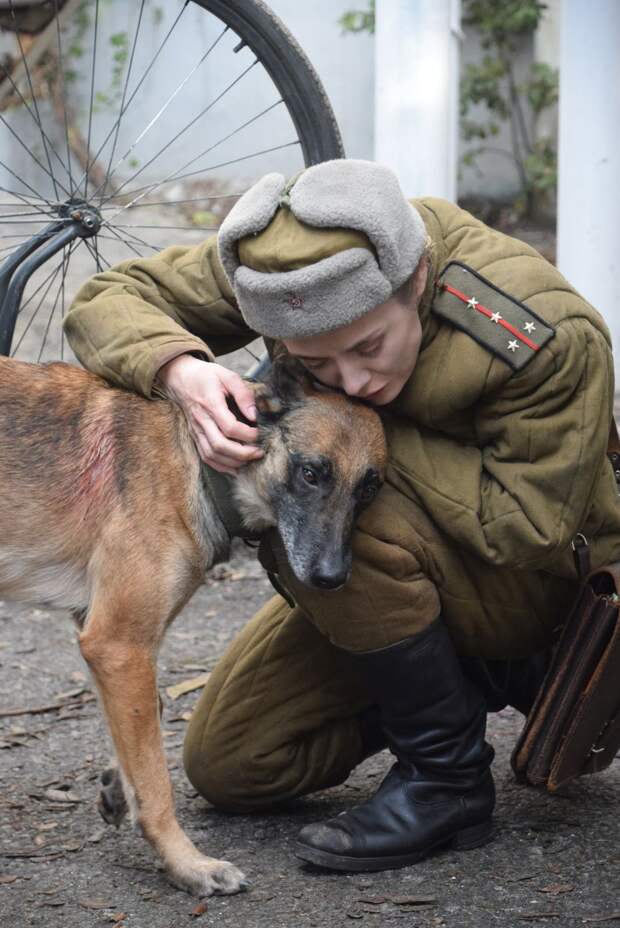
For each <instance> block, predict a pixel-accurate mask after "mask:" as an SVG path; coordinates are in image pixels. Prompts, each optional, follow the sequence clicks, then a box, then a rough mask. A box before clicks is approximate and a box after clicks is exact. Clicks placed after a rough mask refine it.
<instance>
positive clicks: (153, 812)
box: [80, 616, 245, 896]
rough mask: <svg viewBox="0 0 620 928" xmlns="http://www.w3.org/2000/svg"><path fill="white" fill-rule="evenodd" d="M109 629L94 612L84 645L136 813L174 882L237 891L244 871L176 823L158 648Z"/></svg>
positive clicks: (205, 891)
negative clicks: (205, 850)
mask: <svg viewBox="0 0 620 928" xmlns="http://www.w3.org/2000/svg"><path fill="white" fill-rule="evenodd" d="M117 628H118V626H116V628H115V630H116V629H117ZM105 629H106V623H99V622H98V621H97V619H96V617H94V616H91V618H90V620H89V622H88V624H87V627H86V630H85V631H84V632H83V633H82V635H81V637H80V648H81V651H82V654H83V656H84V658H85V660H86V661H87V663H88V665H89V667H90V669H91V672H92V674H93V677H94V679H95V682H96V684H97V687H98V690H99V693H100V696H101V701H102V704H103V708H104V711H105V714H106V718H107V722H108V726H109V729H110V733H111V735H112V739H113V741H114V747H115V749H116V755H117V757H118V762H119V766H120V770H121V772H122V777H123V784H124V786H125V790H126V794H127V795H126V798H127V803H128V805H129V808H130V811H131V814H132V818H133V820H134V821H135V822H136V823H137V824H138V825H139V827H140V829H141V830H142V832H143V834H144V835H145V836H146V838H147V839H148V840H149V842H150V843H151V845H152V846H153V847H154V848H155V850H156V851H157V853H158V854H159V856H160V857H161V859H162V860H163V862H164V864H165V867H166V870H167V871H168V874H169V876H170V879H171V880H172V882H173V883H175V885H177V886H179V887H181V888H182V889H185V890H188V891H189V892H192V893H195V894H196V895H201V896H209V895H211V894H212V893H236V892H238V891H239V890H240V889H243V888H244V886H245V880H244V876H243V874H242V873H241V871H240V870H238V869H237V867H235V866H233V865H232V864H229V863H227V862H226V861H221V860H214V859H213V858H210V857H205V856H203V855H202V854H201V853H200V851H199V850H198V849H197V848H196V847H195V846H194V844H192V842H191V841H190V839H189V838H188V837H187V835H186V834H185V833H184V831H183V830H182V829H181V827H180V825H179V823H178V822H177V819H176V815H175V811H174V802H173V798H172V786H171V783H170V777H169V775H168V769H167V765H166V758H165V754H164V749H163V743H162V737H161V727H160V723H159V706H158V693H157V686H156V678H155V665H154V658H153V656H152V654H151V653H150V652H149V650H147V649H146V648H144V647H142V646H139V645H136V644H135V643H133V642H130V641H123V640H122V638H119V636H118V634H116V635H111V634H110V631H109V630H108V631H107V632H106V631H105Z"/></svg>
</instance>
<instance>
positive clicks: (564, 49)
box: [558, 0, 620, 381]
mask: <svg viewBox="0 0 620 928" xmlns="http://www.w3.org/2000/svg"><path fill="white" fill-rule="evenodd" d="M619 50H620V3H619V2H618V0H591V2H590V3H584V2H583V0H563V4H562V19H561V24H560V114H559V185H558V267H559V268H560V270H561V271H562V273H563V274H564V275H565V277H567V279H568V280H569V281H570V282H571V283H572V284H573V286H574V287H576V288H577V290H579V291H580V292H581V293H582V295H583V296H585V297H586V299H587V300H589V301H590V302H591V303H592V304H593V305H594V306H595V307H596V308H597V309H598V310H599V312H601V313H602V314H603V316H604V317H605V319H606V321H607V323H608V324H609V326H610V327H611V330H612V335H613V340H614V352H615V356H616V381H619V380H620V377H619V376H618V375H619V374H620V301H619V299H618V287H619V283H620V53H619Z"/></svg>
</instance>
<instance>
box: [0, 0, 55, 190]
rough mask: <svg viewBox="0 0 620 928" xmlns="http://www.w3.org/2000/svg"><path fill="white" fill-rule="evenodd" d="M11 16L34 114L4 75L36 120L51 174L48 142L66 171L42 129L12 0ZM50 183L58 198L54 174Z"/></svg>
mask: <svg viewBox="0 0 620 928" xmlns="http://www.w3.org/2000/svg"><path fill="white" fill-rule="evenodd" d="M11 17H12V19H13V22H14V24H15V38H16V39H17V44H18V45H19V52H20V54H21V56H22V64H23V66H24V69H25V71H26V79H27V81H28V87H29V89H30V96H31V99H32V105H33V106H34V111H35V113H36V116H35V115H34V114H33V113H32V110H31V109H30V106H29V105H28V103H27V101H26V100H25V98H24V96H23V94H22V92H21V90H20V89H19V87H18V86H17V84H16V83H15V82H14V80H13V77H12V75H11V74H9V73H8V71H7V70H6V68H5V69H4V72H5V74H6V76H7V77H8V79H9V80H10V82H11V86H12V87H13V90H14V91H15V92H16V93H17V94H18V96H19V98H20V100H21V101H22V102H23V104H24V106H25V107H26V109H27V110H28V112H29V113H30V115H31V116H32V118H33V119H34V121H35V122H36V124H37V126H38V127H39V132H40V133H41V141H42V142H43V148H44V150H45V156H46V158H47V163H48V165H49V169H50V172H51V174H52V175H53V174H54V171H53V168H52V162H51V159H50V155H49V149H48V147H47V146H48V143H49V147H50V148H51V150H52V152H53V153H54V155H55V156H56V158H57V159H58V161H59V162H60V164H61V166H62V168H63V169H64V171H65V172H66V171H67V166H66V164H65V163H64V161H63V160H62V158H61V157H60V155H59V154H58V152H57V151H56V146H55V145H54V143H53V142H52V140H51V139H50V137H49V135H48V134H47V133H46V132H45V130H44V129H43V124H42V121H41V113H40V112H39V104H38V103H37V95H36V93H35V90H34V87H33V84H32V76H31V74H30V67H29V66H28V59H27V57H26V54H25V52H24V46H23V44H22V38H21V34H20V31H19V28H18V26H17V20H16V17H15V7H14V4H13V2H12V0H11ZM52 183H53V184H54V194H55V196H56V198H58V185H57V183H56V178H55V177H54V176H52Z"/></svg>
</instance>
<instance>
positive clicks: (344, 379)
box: [340, 364, 370, 396]
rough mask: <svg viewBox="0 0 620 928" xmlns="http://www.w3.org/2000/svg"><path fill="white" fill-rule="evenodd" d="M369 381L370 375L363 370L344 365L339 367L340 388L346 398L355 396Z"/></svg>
mask: <svg viewBox="0 0 620 928" xmlns="http://www.w3.org/2000/svg"><path fill="white" fill-rule="evenodd" d="M369 379H370V374H369V373H368V372H367V371H365V370H364V369H363V368H358V367H356V366H355V365H351V364H346V365H342V366H341V367H340V387H341V389H342V390H344V392H345V393H346V394H347V395H348V396H357V395H358V394H359V393H361V392H362V390H363V389H364V387H365V386H366V384H367V383H368V381H369Z"/></svg>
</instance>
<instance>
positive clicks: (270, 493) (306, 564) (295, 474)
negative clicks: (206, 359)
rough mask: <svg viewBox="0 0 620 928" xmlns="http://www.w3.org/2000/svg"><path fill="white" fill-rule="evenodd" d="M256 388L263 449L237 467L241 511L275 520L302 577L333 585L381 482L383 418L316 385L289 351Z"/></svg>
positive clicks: (257, 519) (345, 568)
mask: <svg viewBox="0 0 620 928" xmlns="http://www.w3.org/2000/svg"><path fill="white" fill-rule="evenodd" d="M255 389H256V406H257V410H258V427H259V434H260V443H261V445H262V447H263V448H264V450H265V455H264V457H263V458H261V459H260V460H259V461H257V462H255V463H253V464H250V465H248V466H247V467H244V468H242V469H241V471H239V475H238V477H237V480H236V481H235V483H236V497H237V500H238V502H239V505H240V508H241V512H242V513H243V516H244V518H245V519H246V522H247V524H248V526H249V527H252V528H255V529H263V528H267V527H271V526H274V525H275V526H277V528H278V531H279V533H280V537H281V539H282V542H283V544H284V548H285V550H286V554H287V558H288V561H289V564H290V567H291V569H292V571H293V573H294V574H295V576H296V577H297V579H298V580H299V581H300V582H301V583H304V584H306V585H308V586H313V587H317V588H320V589H325V590H327V589H337V588H338V587H340V586H342V584H343V583H345V582H346V580H347V578H348V576H349V573H350V570H351V535H352V531H353V525H354V523H355V519H356V518H357V516H358V515H359V514H360V512H361V511H362V510H363V509H364V507H366V506H368V505H369V503H371V502H372V500H373V499H374V497H375V496H376V494H377V492H378V490H379V488H380V486H381V484H382V482H383V478H384V474H385V467H386V464H387V448H386V443H385V436H384V432H383V427H382V425H381V420H380V419H379V416H378V415H377V413H376V412H375V411H374V410H373V409H371V408H369V407H368V406H367V405H365V404H363V403H361V402H357V401H355V400H352V399H350V398H348V397H346V396H343V395H341V394H339V393H335V392H333V391H329V390H321V389H319V388H317V386H316V385H315V384H314V383H313V381H312V379H311V377H310V376H309V375H308V373H307V372H306V370H305V369H304V368H303V366H302V365H301V364H300V363H299V362H298V361H295V360H294V359H293V358H290V357H288V356H285V357H284V358H281V359H279V360H278V361H276V362H275V363H274V365H273V367H272V370H271V372H270V374H269V377H268V380H267V381H266V382H265V383H263V384H258V385H257V386H256V388H255Z"/></svg>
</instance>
